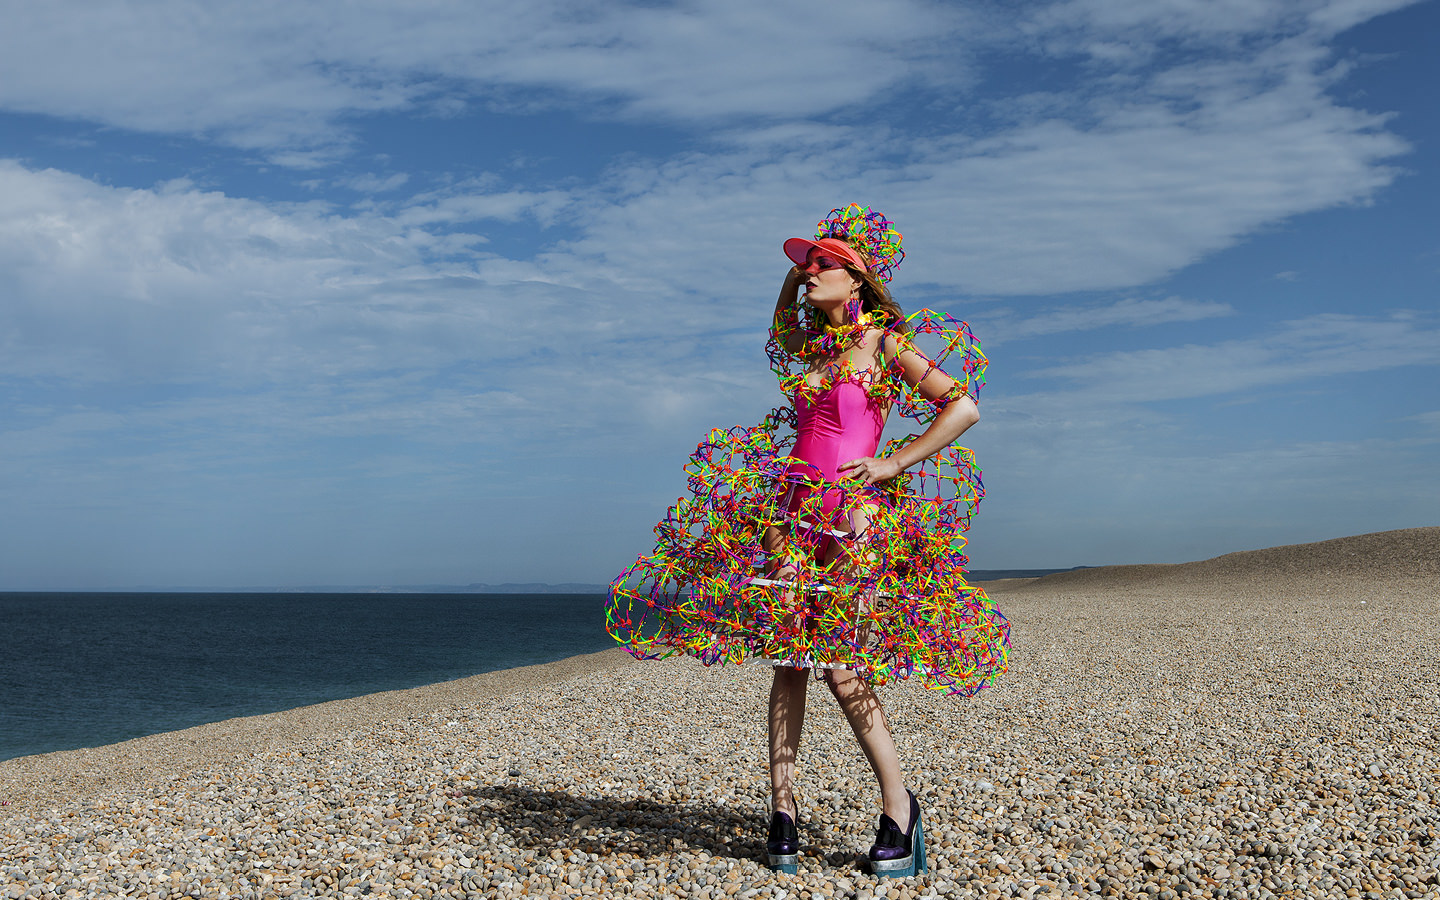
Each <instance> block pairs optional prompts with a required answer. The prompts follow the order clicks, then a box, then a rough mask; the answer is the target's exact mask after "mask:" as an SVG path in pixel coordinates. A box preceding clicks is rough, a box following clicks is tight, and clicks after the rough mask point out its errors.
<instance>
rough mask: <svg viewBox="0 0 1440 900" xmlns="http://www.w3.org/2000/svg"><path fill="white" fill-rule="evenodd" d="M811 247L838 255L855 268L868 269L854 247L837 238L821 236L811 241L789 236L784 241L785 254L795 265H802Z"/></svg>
mask: <svg viewBox="0 0 1440 900" xmlns="http://www.w3.org/2000/svg"><path fill="white" fill-rule="evenodd" d="M812 248H814V249H816V250H820V251H822V252H824V253H828V254H829V255H831V256H836V257H839V258H840V259H843V260H845V261H846V262H848V263H850V264H851V265H853V266H855V268H857V269H864V270H866V271H869V270H870V267H869V266H868V265H866V264H865V260H863V259H861V258H860V254H859V253H857V252H856V251H855V248H854V247H852V246H850V245H849V244H847V243H845V242H844V241H842V240H840V239H839V238H821V239H820V240H818V241H812V240H810V239H809V238H791V239H790V240H788V241H786V242H785V255H786V256H788V257H790V259H791V260H792V261H793V262H794V263H795V265H797V266H803V265H805V260H806V258H807V257H808V256H809V255H810V250H811V249H812Z"/></svg>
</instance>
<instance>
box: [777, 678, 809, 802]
mask: <svg viewBox="0 0 1440 900" xmlns="http://www.w3.org/2000/svg"><path fill="white" fill-rule="evenodd" d="M809 686H810V670H809V669H795V668H791V667H790V666H776V667H775V680H774V681H772V682H771V683H770V802H771V804H772V807H771V808H772V809H773V810H774V811H775V812H783V813H785V814H786V815H787V816H789V817H790V819H791V821H794V820H795V756H796V754H798V753H799V751H800V728H801V726H803V725H804V724H805V690H806V688H808V687H809Z"/></svg>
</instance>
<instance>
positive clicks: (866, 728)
mask: <svg viewBox="0 0 1440 900" xmlns="http://www.w3.org/2000/svg"><path fill="white" fill-rule="evenodd" d="M847 519H848V523H849V525H850V529H851V532H852V533H853V534H855V535H857V538H856V539H855V543H854V544H853V545H852V546H851V547H850V548H849V549H848V550H847V549H845V548H842V547H840V546H839V545H837V546H836V548H835V551H834V552H833V553H832V554H831V556H830V558H831V559H832V560H836V561H837V562H838V564H839V565H840V566H842V567H844V568H847V569H851V570H854V569H857V568H860V567H862V566H865V565H866V564H867V563H868V560H867V559H866V558H865V541H864V539H863V535H864V534H865V532H866V530H867V529H869V527H870V517H869V516H868V515H867V514H866V512H865V510H864V509H863V508H859V509H852V510H850V511H849V512H848V513H847ZM842 556H846V557H849V558H848V559H845V560H841V559H840V557H842ZM873 601H874V598H868V600H867V599H866V598H862V599H861V601H860V602H861V603H862V604H864V603H866V602H873ZM825 683H826V684H828V685H829V686H830V692H831V693H832V694H834V695H835V699H836V700H837V701H839V703H840V709H841V711H842V712H844V713H845V718H846V719H847V720H848V721H849V722H850V730H851V731H853V732H855V740H856V741H858V742H859V743H860V750H861V751H862V752H863V753H864V754H865V759H866V760H867V761H869V763H870V770H871V771H872V772H874V773H875V780H876V781H878V782H879V783H880V797H881V806H882V809H883V810H884V812H885V815H887V816H889V817H890V818H892V819H894V820H895V824H896V825H899V826H900V829H901V830H902V831H905V830H908V829H909V827H910V795H909V794H907V793H906V791H905V779H904V777H903V776H902V775H901V773H900V755H899V753H898V751H896V749H895V738H894V737H893V736H892V735H891V734H890V720H889V719H887V718H886V717H885V708H884V707H883V706H881V705H880V696H879V695H878V694H876V693H875V689H874V688H872V687H871V686H870V685H869V684H868V683H867V682H866V681H865V679H863V678H861V677H860V676H858V675H856V674H855V673H854V672H852V671H850V670H849V669H827V670H826V671H825Z"/></svg>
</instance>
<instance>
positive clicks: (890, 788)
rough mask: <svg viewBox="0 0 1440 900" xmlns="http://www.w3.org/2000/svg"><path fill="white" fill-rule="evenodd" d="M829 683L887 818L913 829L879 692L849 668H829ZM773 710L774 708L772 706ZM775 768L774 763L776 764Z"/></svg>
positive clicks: (908, 803) (893, 744) (897, 757)
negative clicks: (876, 785)
mask: <svg viewBox="0 0 1440 900" xmlns="http://www.w3.org/2000/svg"><path fill="white" fill-rule="evenodd" d="M825 683H826V684H828V685H829V686H830V691H831V693H833V694H834V695H835V699H836V700H838V701H839V702H840V709H841V711H842V712H844V713H845V718H846V719H848V720H849V722H850V729H851V730H852V731H854V732H855V739H856V740H857V741H859V742H860V749H861V751H863V752H864V754H865V759H867V760H868V761H869V762H870V770H871V771H872V772H874V773H875V780H876V781H878V782H880V796H881V802H882V806H883V809H884V812H885V815H887V816H889V817H890V818H892V819H894V820H895V824H896V825H899V826H900V829H901V830H902V831H906V830H908V829H909V828H910V797H909V795H908V794H906V793H905V779H904V777H903V776H902V775H901V774H900V755H899V753H897V752H896V750H895V739H894V737H892V736H891V734H890V722H889V720H888V719H886V718H885V709H884V707H882V706H881V705H880V697H879V695H877V694H876V693H875V689H874V688H872V687H871V686H870V685H868V684H866V683H865V679H863V678H861V677H860V676H858V675H856V674H855V673H854V672H851V671H849V670H848V669H828V670H826V672H825ZM772 708H773V707H772ZM772 765H773V764H772Z"/></svg>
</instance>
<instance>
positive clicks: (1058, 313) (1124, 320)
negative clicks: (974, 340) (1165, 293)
mask: <svg viewBox="0 0 1440 900" xmlns="http://www.w3.org/2000/svg"><path fill="white" fill-rule="evenodd" d="M1234 314H1235V310H1234V309H1233V308H1232V307H1231V306H1230V304H1228V303H1216V302H1214V301H1211V300H1186V299H1185V298H1183V297H1166V298H1164V299H1163V300H1138V299H1133V298H1131V299H1125V300H1119V301H1117V302H1115V303H1111V304H1108V305H1104V306H1066V307H1060V308H1055V309H1048V310H1045V311H1043V312H1040V313H1038V314H1036V315H1031V316H1023V317H1022V316H1016V315H1014V313H1006V314H1000V315H987V316H984V317H982V319H981V320H980V321H983V322H984V323H985V332H986V335H987V337H986V343H987V345H990V344H999V343H1003V342H1004V341H1010V340H1019V339H1022V338H1029V337H1038V336H1040V335H1044V334H1060V333H1063V332H1068V331H1093V330H1095V329H1100V328H1116V327H1124V328H1143V327H1145V326H1150V325H1162V324H1165V323H1167V322H1198V321H1200V320H1202V319H1213V318H1217V317H1221V316H1231V315H1234Z"/></svg>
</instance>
